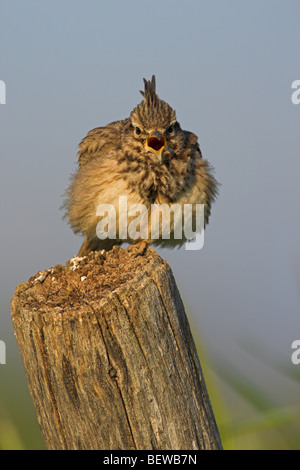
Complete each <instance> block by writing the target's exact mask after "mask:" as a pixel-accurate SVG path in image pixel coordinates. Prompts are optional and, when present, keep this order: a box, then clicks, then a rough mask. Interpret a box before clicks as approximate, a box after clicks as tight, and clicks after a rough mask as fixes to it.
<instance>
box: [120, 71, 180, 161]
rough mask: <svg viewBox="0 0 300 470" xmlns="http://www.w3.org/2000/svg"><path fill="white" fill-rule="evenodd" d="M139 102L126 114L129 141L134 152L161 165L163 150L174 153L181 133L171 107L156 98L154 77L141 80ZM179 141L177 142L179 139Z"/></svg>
mask: <svg viewBox="0 0 300 470" xmlns="http://www.w3.org/2000/svg"><path fill="white" fill-rule="evenodd" d="M144 84H145V89H144V91H140V93H141V94H142V95H143V97H144V99H143V101H142V102H141V103H140V104H138V105H137V106H136V108H134V110H133V111H132V112H131V114H130V118H129V121H130V126H131V133H132V138H133V139H134V143H135V146H136V148H141V147H142V148H143V153H145V154H147V155H149V158H151V160H153V161H155V162H159V163H162V161H163V153H164V150H165V149H169V150H170V149H172V148H173V149H174V148H175V147H176V140H178V137H179V136H181V134H182V131H181V129H180V125H179V123H178V122H177V120H176V113H175V111H174V109H173V108H171V106H170V105H169V104H168V103H166V102H165V101H163V100H161V99H160V98H159V97H158V95H157V94H156V86H155V76H154V75H153V76H152V79H151V80H146V79H145V78H144ZM180 140H181V139H180Z"/></svg>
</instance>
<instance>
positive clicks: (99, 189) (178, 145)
mask: <svg viewBox="0 0 300 470" xmlns="http://www.w3.org/2000/svg"><path fill="white" fill-rule="evenodd" d="M144 85H145V89H144V91H141V94H142V95H143V101H142V102H141V103H140V104H138V105H137V106H136V108H134V110H133V111H132V112H131V114H130V116H129V117H128V118H127V119H124V120H122V121H115V122H112V123H110V124H108V125H107V126H105V127H97V128H95V129H93V130H91V131H90V132H89V133H88V134H87V136H86V137H85V138H84V139H83V140H82V141H81V143H80V144H79V152H78V157H79V168H78V171H77V173H76V174H75V175H74V177H73V180H72V183H71V186H70V188H69V189H68V191H67V195H66V201H65V207H66V216H67V218H68V220H69V223H70V225H71V227H72V228H73V230H74V232H75V233H78V232H80V233H82V234H83V235H84V236H85V240H84V243H83V245H82V247H81V249H80V251H79V253H78V255H79V256H85V255H86V254H87V253H89V252H90V251H92V250H99V249H106V250H108V249H110V248H111V247H112V246H113V245H114V244H121V243H122V242H123V241H128V242H129V243H136V242H137V241H140V240H141V239H147V241H148V243H154V244H162V245H165V246H170V247H173V246H178V245H179V246H180V245H182V244H183V243H184V242H185V240H186V237H185V233H184V231H183V229H182V228H180V230H181V235H182V236H181V237H180V238H178V236H177V237H174V231H175V224H177V222H178V221H177V222H176V221H175V218H174V216H173V215H172V214H171V215H172V217H173V218H172V217H171V219H170V220H171V228H170V239H163V238H164V237H162V230H163V227H162V225H163V223H164V222H163V219H160V225H159V239H157V238H158V237H155V238H156V239H153V238H151V235H153V234H151V220H152V219H151V217H150V208H151V207H162V205H168V206H169V207H171V206H172V205H173V204H177V205H178V206H177V208H178V207H179V208H183V207H184V205H185V204H191V205H192V208H193V209H192V212H191V218H192V222H193V223H195V217H196V209H195V207H196V205H197V204H203V205H204V211H205V212H204V213H205V224H207V223H208V219H209V216H210V210H211V203H212V202H213V201H214V199H215V197H216V195H217V186H218V183H217V181H216V180H215V178H214V177H213V174H212V173H213V171H212V167H211V166H210V165H209V163H208V162H207V161H206V160H203V159H202V154H201V151H200V148H199V144H198V138H197V136H196V135H195V134H193V133H191V132H188V131H185V130H182V129H181V127H180V124H179V122H178V121H177V120H176V115H175V111H174V110H173V109H172V108H171V106H169V104H168V103H166V102H165V101H163V100H161V99H160V98H159V97H158V95H157V94H156V86H155V77H154V76H153V77H152V79H151V80H150V81H147V80H145V79H144ZM119 196H126V197H127V204H128V206H127V207H128V209H126V211H127V210H129V207H130V206H132V205H133V204H143V205H144V206H145V207H146V208H147V217H146V219H147V220H146V221H145V218H144V220H142V219H141V220H140V226H137V227H136V229H137V231H138V230H140V233H141V236H140V237H139V238H132V236H130V234H127V231H126V236H125V237H124V230H123V229H122V233H121V228H120V223H119V216H122V217H123V218H124V215H125V217H126V222H127V224H128V222H130V220H133V218H132V217H133V214H132V212H131V213H130V212H127V214H124V213H122V214H121V209H120V206H119ZM100 204H110V205H111V206H113V207H114V209H115V211H113V212H114V213H115V215H116V221H112V223H114V224H115V239H109V238H107V239H100V238H99V233H98V232H97V224H98V223H99V221H100V220H101V216H100V215H99V212H98V213H97V207H99V205H100ZM153 205H156V206H153ZM140 207H141V206H135V209H136V210H137V211H138V210H139V209H140ZM119 212H120V213H119ZM135 213H136V214H137V213H139V212H136V211H135ZM107 214H108V213H106V215H107ZM110 215H111V213H110ZM113 215H114V214H113ZM102 216H104V214H102ZM102 220H103V218H102ZM107 221H108V222H109V218H108V219H107ZM142 225H143V227H142ZM182 226H183V224H182V222H181V225H180V227H182ZM145 230H146V232H145ZM128 233H129V231H128ZM177 233H178V231H177ZM97 234H98V235H97ZM145 234H146V235H147V234H148V236H145Z"/></svg>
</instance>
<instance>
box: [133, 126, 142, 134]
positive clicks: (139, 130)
mask: <svg viewBox="0 0 300 470" xmlns="http://www.w3.org/2000/svg"><path fill="white" fill-rule="evenodd" d="M134 130H135V133H136V135H141V133H142V131H141V129H140V128H139V127H135V128H134Z"/></svg>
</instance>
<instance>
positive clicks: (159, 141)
mask: <svg viewBox="0 0 300 470" xmlns="http://www.w3.org/2000/svg"><path fill="white" fill-rule="evenodd" d="M166 144H167V142H166V138H165V136H164V135H162V134H160V133H159V132H155V133H154V134H153V135H151V136H150V137H148V139H147V140H146V147H147V148H148V149H149V150H152V151H153V152H154V153H155V154H156V155H157V156H158V157H159V159H160V161H161V158H162V155H161V154H162V151H163V149H164V148H165V146H166Z"/></svg>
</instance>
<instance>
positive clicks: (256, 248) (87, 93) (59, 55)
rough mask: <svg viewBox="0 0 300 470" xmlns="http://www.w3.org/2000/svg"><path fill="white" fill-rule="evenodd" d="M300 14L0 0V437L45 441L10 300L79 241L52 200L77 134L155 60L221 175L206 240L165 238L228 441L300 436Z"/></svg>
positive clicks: (199, 5) (297, 9)
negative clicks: (296, 344) (296, 100)
mask: <svg viewBox="0 0 300 470" xmlns="http://www.w3.org/2000/svg"><path fill="white" fill-rule="evenodd" d="M299 17H300V4H299V1H297V0H288V1H286V0H281V1H278V0H272V1H271V0H269V1H267V0H266V1H261V2H253V1H250V0H244V1H243V2H240V1H237V0H227V1H226V2H223V1H221V0H218V1H216V0H211V1H209V2H208V1H199V0H197V1H196V0H189V1H187V2H180V1H177V0H172V1H171V0H163V1H157V0H154V1H152V2H151V3H150V2H146V1H137V0H136V1H134V0H127V1H126V2H124V1H121V0H115V1H112V2H99V1H96V0H86V1H84V2H83V1H82V0H81V1H78V0H72V1H70V0H65V1H64V2H61V1H58V0H52V1H51V2H50V1H49V2H41V1H39V0H27V1H25V0H14V1H8V0H2V1H1V5H0V59H1V61H0V79H1V80H4V81H5V83H6V104H5V105H0V132H1V139H0V152H1V174H0V184H1V185H0V188H1V189H0V191H1V194H0V195H1V234H0V237H1V240H0V260H1V282H0V289H1V297H0V299H1V300H0V307H1V316H0V340H2V341H5V343H6V365H4V364H2V365H0V448H1V449H41V448H43V441H42V438H41V435H40V431H39V427H38V424H37V420H36V416H35V412H34V409H33V405H32V402H31V398H30V396H29V392H28V388H27V383H26V379H25V374H24V370H23V366H22V363H21V359H20V356H19V352H18V349H17V345H16V341H15V337H14V335H13V330H12V326H11V319H10V299H11V297H12V295H13V293H14V290H15V288H16V286H17V285H18V284H19V283H20V282H21V281H27V280H28V278H29V277H30V276H31V275H33V274H35V273H37V272H38V271H40V270H43V269H46V268H49V267H51V266H54V265H55V264H57V263H59V264H65V262H66V261H67V260H68V259H69V258H71V257H72V256H73V255H74V254H76V253H77V251H78V249H79V247H80V245H81V241H82V240H81V238H80V237H79V236H75V235H74V234H73V232H72V231H71V229H70V228H69V227H68V225H67V223H66V222H65V221H63V220H62V216H63V213H62V211H61V210H60V206H61V204H62V201H63V198H62V195H63V193H64V191H65V189H66V188H67V187H68V185H69V178H70V175H71V173H73V172H74V171H75V169H76V152H77V146H78V143H79V142H80V140H81V139H82V137H84V136H85V135H86V133H87V132H88V131H89V130H90V129H92V128H94V127H97V126H101V125H105V124H107V123H109V122H111V121H113V120H117V119H123V118H125V117H128V115H129V113H130V112H131V110H132V109H133V107H135V106H136V104H137V103H138V102H140V101H141V96H140V94H139V92H138V90H139V89H141V88H142V87H143V82H142V78H143V77H146V78H148V79H149V78H150V77H151V75H152V74H155V75H156V79H157V90H158V94H159V96H160V97H161V98H163V99H164V100H165V101H167V102H169V103H170V104H171V106H173V107H174V108H175V109H176V112H177V117H178V120H179V122H180V123H181V126H182V127H183V128H184V129H188V130H190V131H193V132H195V133H196V134H197V135H198V136H199V142H200V146H201V149H202V153H203V155H204V157H205V158H207V159H208V160H209V161H210V162H211V163H212V164H213V165H214V167H215V170H216V177H217V179H218V180H219V181H220V183H221V185H222V186H221V189H220V196H219V198H218V200H217V202H216V204H215V205H214V207H213V211H212V217H211V221H210V224H209V226H208V228H207V230H206V232H205V243H204V247H203V249H202V250H201V251H186V250H184V249H180V250H174V251H169V250H167V249H161V250H158V251H159V254H160V255H161V256H162V257H163V258H165V259H166V260H167V261H168V263H169V264H170V265H171V267H172V270H173V273H174V275H175V278H176V280H177V284H178V287H179V290H180V292H181V294H182V297H183V300H184V303H185V306H186V310H187V314H188V317H189V320H190V323H191V326H192V329H193V335H194V338H195V341H196V343H197V346H198V351H199V356H200V360H201V363H202V366H203V369H204V374H205V378H206V381H207V386H208V391H209V394H210V397H211V401H212V405H213V408H214V411H215V415H216V419H217V423H218V426H219V429H220V432H221V436H222V440H223V444H224V447H225V448H226V449H297V448H300V403H299V396H300V394H299V392H300V365H298V366H296V365H293V364H292V362H291V355H292V352H293V351H292V349H291V344H292V342H293V341H294V340H296V339H300V315H299V313H300V308H299V307H300V246H299V240H300V218H299V207H300V204H299V203H300V184H299V176H300V158H299V156H300V155H299V147H300V145H299V124H300V122H299V115H300V105H294V104H293V103H292V101H291V96H292V92H293V90H292V89H291V84H292V82H293V81H294V80H297V79H298V80H299V79H300V69H299V47H298V45H299V42H300V29H299Z"/></svg>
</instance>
